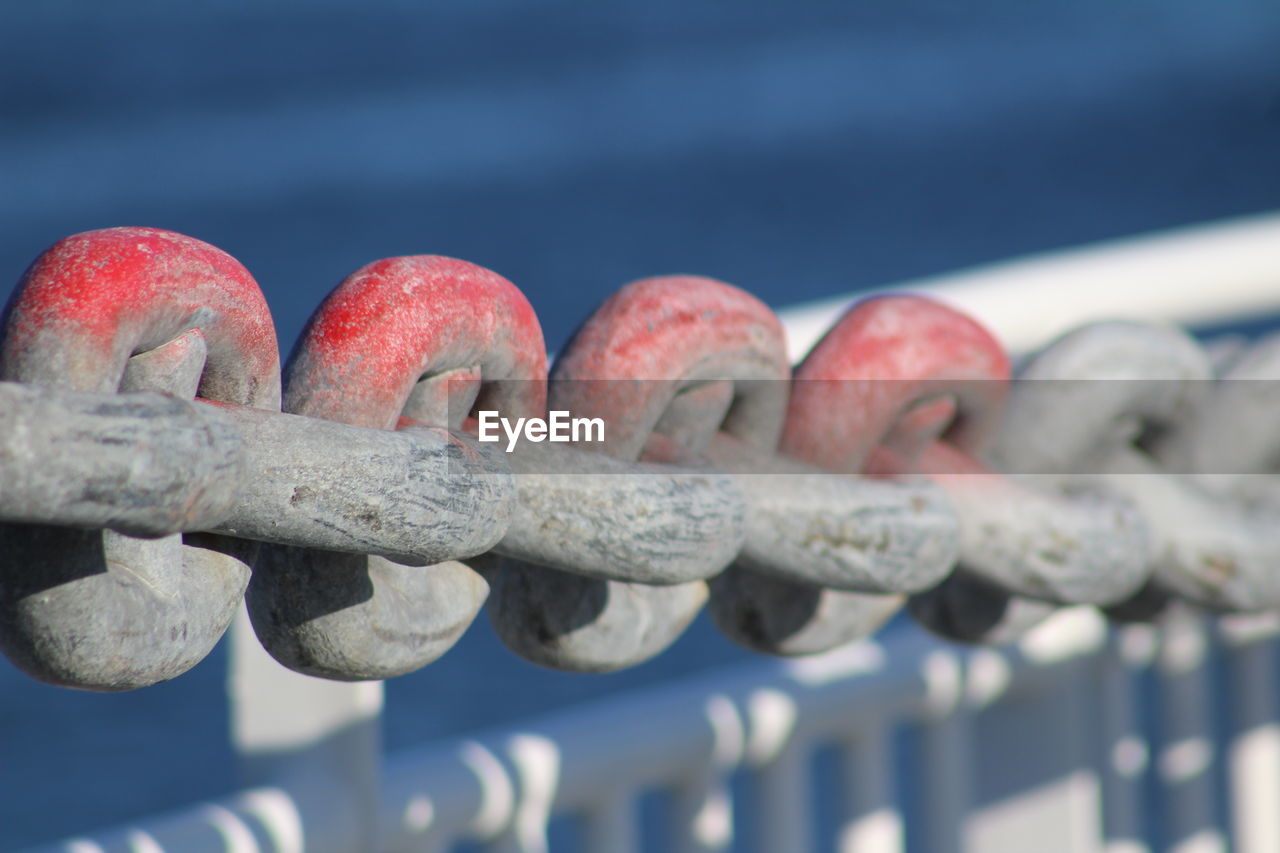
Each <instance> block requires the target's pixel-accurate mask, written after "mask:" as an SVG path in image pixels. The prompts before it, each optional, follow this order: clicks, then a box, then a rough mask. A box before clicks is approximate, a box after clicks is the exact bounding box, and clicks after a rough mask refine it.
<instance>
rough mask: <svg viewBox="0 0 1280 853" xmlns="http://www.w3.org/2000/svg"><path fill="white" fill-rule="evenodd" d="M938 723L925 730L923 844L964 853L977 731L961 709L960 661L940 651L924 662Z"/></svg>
mask: <svg viewBox="0 0 1280 853" xmlns="http://www.w3.org/2000/svg"><path fill="white" fill-rule="evenodd" d="M924 672H925V679H926V681H927V682H928V683H929V692H930V694H932V695H931V696H930V700H929V702H930V705H931V706H932V709H933V713H934V717H933V719H931V720H930V721H928V722H926V723H925V724H924V725H923V726H922V728H921V734H920V750H921V757H922V758H923V762H922V766H921V768H920V770H921V772H920V775H919V779H920V787H921V790H922V793H923V795H924V802H925V803H926V807H925V814H926V817H925V820H924V826H923V827H922V830H923V839H924V844H923V847H922V848H921V849H924V850H928V851H930V853H965V845H964V835H965V819H966V817H967V816H968V813H969V808H970V805H971V797H970V793H971V791H972V790H973V781H974V773H973V769H974V763H973V731H972V720H971V718H970V713H969V711H968V709H966V708H965V707H964V706H963V697H962V690H963V683H962V678H963V677H962V675H961V669H960V661H959V660H958V659H957V658H956V656H955V655H954V654H952V653H950V652H944V651H936V652H933V653H932V654H931V655H929V657H928V658H927V659H926V660H925V663H924Z"/></svg>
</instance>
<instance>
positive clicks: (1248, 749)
mask: <svg viewBox="0 0 1280 853" xmlns="http://www.w3.org/2000/svg"><path fill="white" fill-rule="evenodd" d="M1276 622H1277V619H1276V617H1275V615H1274V614H1267V615H1266V616H1263V617H1257V616H1254V617H1243V618H1241V617H1227V619H1225V620H1224V623H1223V634H1224V635H1225V639H1226V640H1227V643H1228V645H1229V648H1230V652H1229V661H1230V663H1229V667H1230V677H1231V699H1232V703H1231V706H1232V709H1233V715H1232V716H1233V719H1232V721H1231V723H1232V736H1231V742H1230V747H1229V750H1230V751H1229V753H1228V755H1227V762H1228V781H1229V784H1230V791H1231V803H1232V809H1231V812H1232V813H1231V831H1232V841H1233V844H1234V848H1235V850H1236V851H1237V853H1273V851H1275V850H1280V690H1278V689H1277V683H1276V682H1277V667H1280V655H1277V646H1276V639H1275V637H1276V628H1277V625H1276Z"/></svg>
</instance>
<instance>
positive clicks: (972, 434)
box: [782, 296, 1009, 473]
mask: <svg viewBox="0 0 1280 853" xmlns="http://www.w3.org/2000/svg"><path fill="white" fill-rule="evenodd" d="M1008 379H1009V359H1008V356H1007V355H1006V354H1005V352H1004V349H1003V347H1001V345H1000V343H999V342H998V341H997V340H996V339H995V338H994V337H992V336H991V334H990V333H989V332H988V331H987V330H986V329H984V328H983V327H982V326H981V325H979V324H978V323H977V322H975V321H974V320H972V319H970V318H969V317H967V316H965V315H964V314H961V313H960V312H958V311H956V310H954V309H952V308H948V307H947V306H945V305H942V304H941V303H938V302H934V301H933V300H930V299H926V298H923V297H919V296H886V297H880V298H876V299H870V300H867V301H865V302H861V303H859V304H858V305H855V306H854V307H853V308H851V309H850V310H849V311H848V312H847V313H846V314H845V315H844V317H842V318H841V319H840V321H839V322H838V323H836V325H835V326H833V327H832V328H831V330H830V331H828V332H827V334H826V336H824V337H823V338H822V340H820V341H819V342H818V343H817V345H816V346H814V348H813V350H812V351H811V352H810V353H809V355H808V357H807V358H805V360H804V361H803V362H802V363H801V364H800V366H799V367H797V368H796V373H795V381H794V382H793V383H792V387H791V406H790V411H789V414H788V417H787V426H786V430H785V432H784V434H783V439H782V448H783V450H784V452H786V453H788V454H790V455H792V456H795V457H797V458H800V459H804V460H807V461H809V462H813V463H816V464H818V465H821V466H822V467H824V468H827V469H828V470H832V471H842V472H846V473H859V472H862V471H865V470H867V469H868V467H869V466H873V465H874V467H876V468H878V469H880V472H881V473H883V472H884V470H885V469H886V468H892V469H893V470H901V469H902V468H903V467H912V466H914V467H920V465H921V464H922V463H923V462H924V461H925V460H926V459H932V460H934V461H937V462H940V461H941V459H942V458H943V457H946V458H950V456H951V455H950V454H941V455H939V454H936V453H934V452H932V444H933V439H934V438H935V437H937V436H938V435H939V434H941V433H943V432H944V431H945V435H944V436H943V438H945V440H946V442H948V443H950V444H951V445H952V446H953V447H956V448H963V449H965V450H969V451H976V450H979V449H981V447H982V446H983V444H984V442H986V441H987V440H988V439H989V438H990V437H991V434H992V432H993V431H994V429H995V427H996V425H997V423H998V419H999V417H1000V413H1001V409H1002V406H1003V401H1004V396H1005V394H1006V393H1007V390H1008ZM880 445H884V446H885V450H886V451H887V452H888V453H889V454H890V455H893V456H897V457H899V461H897V462H894V463H890V462H889V461H887V460H886V459H885V458H884V457H885V455H886V454H885V453H884V452H880V451H877V447H878V446H880ZM873 451H876V461H875V462H874V463H873V460H872V455H873ZM904 457H905V458H904Z"/></svg>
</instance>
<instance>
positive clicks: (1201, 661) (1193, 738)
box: [1157, 610, 1226, 853]
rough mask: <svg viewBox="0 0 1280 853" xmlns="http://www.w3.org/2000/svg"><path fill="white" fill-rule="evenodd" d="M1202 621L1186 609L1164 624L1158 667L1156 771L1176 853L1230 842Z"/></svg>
mask: <svg viewBox="0 0 1280 853" xmlns="http://www.w3.org/2000/svg"><path fill="white" fill-rule="evenodd" d="M1205 635H1206V632H1205V629H1204V624H1203V619H1202V617H1199V616H1197V615H1194V614H1192V613H1191V612H1189V611H1185V610H1176V611H1175V612H1172V613H1170V614H1169V616H1168V617H1167V618H1166V621H1165V623H1164V625H1163V637H1162V639H1163V643H1162V646H1161V649H1160V657H1159V661H1158V666H1159V670H1160V674H1161V697H1160V707H1161V712H1162V714H1163V718H1164V738H1163V743H1162V744H1161V745H1160V753H1159V757H1158V759H1157V770H1158V772H1159V774H1160V781H1161V785H1162V788H1163V794H1164V797H1163V803H1162V805H1163V813H1164V816H1165V826H1166V832H1167V838H1166V845H1165V846H1166V848H1167V849H1168V850H1169V851H1171V853H1218V852H1219V851H1223V850H1225V849H1226V840H1225V839H1224V838H1223V834H1222V831H1221V829H1220V827H1219V825H1218V816H1217V814H1216V810H1215V808H1214V800H1215V795H1214V786H1213V775H1212V768H1213V762H1214V760H1215V756H1214V749H1215V747H1214V740H1213V726H1212V720H1211V714H1210V709H1209V705H1208V699H1209V695H1210V689H1211V687H1210V684H1209V678H1208V670H1207V668H1206V666H1205V664H1206V656H1207V653H1208V648H1207V638H1206V636H1205Z"/></svg>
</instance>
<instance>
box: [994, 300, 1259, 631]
mask: <svg viewBox="0 0 1280 853" xmlns="http://www.w3.org/2000/svg"><path fill="white" fill-rule="evenodd" d="M1025 375H1026V376H1027V377H1028V378H1033V379H1058V380H1061V379H1063V378H1067V377H1070V378H1073V379H1077V380H1087V381H1078V382H1075V383H1068V384H1067V387H1065V388H1063V387H1061V386H1062V385H1063V383H1061V382H1057V383H1052V382H1048V383H1040V385H1039V386H1037V384H1036V383H1027V385H1028V393H1027V394H1026V395H1024V399H1022V400H1020V401H1019V404H1018V405H1017V406H1015V407H1011V409H1010V413H1009V422H1008V433H1009V439H1008V441H1007V449H1006V450H1005V451H1003V452H1004V453H1005V454H1006V455H1009V456H1011V457H1012V456H1013V455H1014V454H1015V453H1016V454H1018V458H1017V461H1023V460H1026V461H1028V462H1031V463H1033V464H1037V465H1039V466H1043V467H1044V468H1046V469H1049V470H1057V471H1065V472H1069V473H1070V472H1079V473H1077V474H1076V475H1075V477H1073V479H1079V480H1081V481H1083V482H1085V483H1088V484H1092V485H1097V486H1100V487H1102V488H1105V489H1106V490H1107V491H1109V492H1113V493H1115V494H1119V495H1122V496H1123V497H1125V498H1127V499H1128V500H1130V501H1132V502H1133V503H1134V504H1135V505H1136V506H1137V507H1138V509H1139V510H1140V511H1141V513H1142V515H1143V516H1144V517H1145V518H1146V520H1147V527H1148V528H1149V531H1150V541H1149V549H1148V567H1149V569H1150V571H1151V572H1152V573H1153V574H1152V579H1153V582H1154V583H1155V585H1156V586H1157V587H1160V588H1163V589H1165V590H1169V591H1172V592H1174V593H1176V594H1177V595H1179V596H1180V597H1183V598H1185V599H1187V600H1189V601H1191V602H1193V603H1195V604H1199V605H1202V606H1206V607H1210V608H1214V609H1223V610H1257V609H1262V608H1268V607H1274V606H1276V605H1277V604H1280V574H1277V573H1276V571H1275V568H1274V567H1275V565H1276V563H1277V560H1280V533H1277V531H1276V528H1275V525H1274V523H1273V520H1272V519H1271V518H1268V517H1266V515H1265V514H1263V515H1258V514H1255V513H1251V512H1249V511H1247V508H1246V507H1244V506H1243V505H1242V504H1241V502H1240V501H1235V500H1226V499H1225V498H1224V497H1222V496H1215V495H1214V494H1213V493H1211V492H1210V491H1208V490H1206V489H1205V488H1203V487H1202V486H1201V485H1200V484H1198V483H1197V482H1196V481H1195V479H1194V478H1192V477H1190V476H1188V475H1187V474H1185V473H1181V472H1179V471H1178V469H1179V468H1183V469H1184V470H1185V469H1186V466H1187V464H1188V463H1186V462H1183V463H1179V461H1178V459H1177V458H1176V455H1177V451H1176V444H1177V439H1176V436H1177V435H1178V433H1179V432H1180V431H1182V430H1185V429H1188V428H1189V425H1190V424H1191V423H1192V422H1193V417H1194V416H1196V415H1197V414H1199V416H1200V417H1201V418H1204V417H1210V418H1213V419H1219V418H1222V417H1227V416H1229V415H1230V414H1231V413H1230V412H1222V413H1219V412H1217V411H1215V410H1210V409H1208V408H1207V407H1206V401H1205V397H1206V396H1207V395H1209V397H1210V400H1209V403H1210V404H1212V402H1213V396H1212V392H1213V391H1214V390H1229V386H1222V385H1219V386H1218V387H1217V388H1215V383H1211V382H1210V381H1209V380H1210V379H1211V377H1212V375H1213V371H1212V368H1211V365H1210V363H1209V359H1208V356H1207V354H1206V353H1205V352H1204V350H1203V349H1202V348H1201V347H1200V345H1199V344H1198V343H1196V342H1195V341H1194V340H1193V339H1191V338H1190V337H1188V336H1187V335H1186V334H1185V333H1183V332H1181V331H1179V330H1177V329H1174V328H1171V327H1166V326H1160V325H1155V324H1148V323H1137V322H1119V321H1117V322H1110V323H1097V324H1093V325H1090V326H1085V327H1083V328H1080V329H1077V330H1075V331H1074V332H1071V333H1069V334H1067V335H1065V336H1063V337H1062V338H1060V339H1059V340H1058V341H1057V342H1055V343H1054V344H1053V345H1051V346H1050V347H1048V348H1047V349H1045V350H1044V351H1042V352H1041V353H1039V354H1038V355H1037V356H1036V357H1035V358H1034V359H1032V360H1031V361H1030V362H1029V363H1028V365H1027V368H1026V370H1025ZM1044 386H1058V387H1048V388H1045V390H1043V391H1042V392H1041V393H1038V394H1032V393H1031V391H1032V390H1037V389H1038V388H1039V387H1044ZM1218 402H1221V399H1220V397H1219V399H1218ZM1067 412H1071V413H1072V420H1073V421H1074V424H1072V426H1073V427H1074V428H1067V429H1063V430H1062V431H1061V434H1060V435H1059V436H1058V442H1057V447H1055V448H1052V449H1051V448H1050V447H1049V446H1048V445H1047V443H1046V442H1045V441H1043V439H1041V440H1037V439H1036V437H1034V436H1027V435H1025V434H1024V433H1023V432H1020V430H1026V429H1027V427H1028V426H1029V425H1031V424H1033V423H1045V422H1046V420H1047V419H1054V418H1056V419H1057V422H1061V423H1064V426H1066V425H1068V424H1071V422H1063V421H1062V418H1061V416H1062V415H1064V414H1065V413H1067ZM1202 429H1203V427H1202ZM1224 440H1225V439H1224ZM1201 442H1202V447H1203V446H1204V445H1203V442H1204V439H1201ZM1215 443H1216V442H1215ZM1228 443H1229V441H1228ZM1166 445H1168V447H1166ZM1219 452H1220V453H1225V451H1219ZM1263 452H1264V453H1265V451H1263ZM1205 461H1206V462H1210V461H1212V460H1207V459H1206V460H1205ZM1210 473H1212V471H1210ZM1153 475H1158V476H1153Z"/></svg>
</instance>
